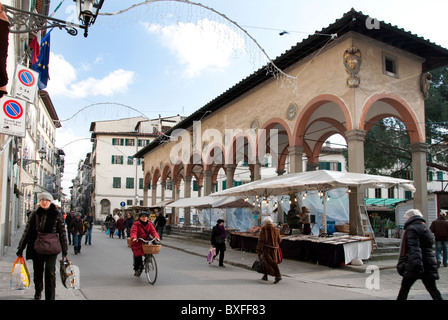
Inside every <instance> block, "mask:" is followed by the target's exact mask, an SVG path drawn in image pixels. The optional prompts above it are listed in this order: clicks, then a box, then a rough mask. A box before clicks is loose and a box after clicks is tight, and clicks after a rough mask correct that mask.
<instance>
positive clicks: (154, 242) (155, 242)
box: [137, 238, 160, 244]
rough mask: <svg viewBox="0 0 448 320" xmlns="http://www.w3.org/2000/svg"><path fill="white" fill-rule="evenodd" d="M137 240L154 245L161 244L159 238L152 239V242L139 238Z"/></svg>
mask: <svg viewBox="0 0 448 320" xmlns="http://www.w3.org/2000/svg"><path fill="white" fill-rule="evenodd" d="M137 240H140V241H142V242H144V243H153V244H159V243H160V242H159V241H158V240H157V238H152V239H150V240H145V239H143V238H138V239H137Z"/></svg>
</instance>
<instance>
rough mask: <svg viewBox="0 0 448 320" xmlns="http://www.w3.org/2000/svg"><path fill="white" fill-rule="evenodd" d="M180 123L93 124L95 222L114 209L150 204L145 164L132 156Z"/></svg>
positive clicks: (137, 119)
mask: <svg viewBox="0 0 448 320" xmlns="http://www.w3.org/2000/svg"><path fill="white" fill-rule="evenodd" d="M181 120H182V117H181V116H179V115H177V116H173V117H167V118H162V117H159V118H157V119H152V120H151V119H147V118H144V117H135V118H128V119H120V120H111V121H97V122H92V124H91V127H90V131H91V133H92V143H93V148H92V155H91V181H90V182H89V183H87V185H89V184H90V187H89V188H90V189H91V210H92V213H94V216H95V219H102V220H104V218H105V217H106V216H107V214H109V213H111V214H112V213H113V211H114V209H124V208H129V207H132V206H143V205H144V204H145V203H147V201H145V198H144V194H143V189H144V187H145V186H144V178H143V170H142V165H143V164H142V161H141V159H134V157H133V155H134V154H135V153H137V152H138V151H139V150H141V149H142V148H144V147H145V146H147V145H148V144H150V143H151V142H152V141H153V140H155V139H156V138H157V137H159V136H160V135H163V134H164V132H166V131H168V130H170V129H171V128H172V127H173V126H175V125H176V124H177V123H179V122H180V121H181ZM85 186H86V185H84V187H85ZM74 188H76V186H74ZM146 188H151V186H150V185H146ZM75 201H76V200H75Z"/></svg>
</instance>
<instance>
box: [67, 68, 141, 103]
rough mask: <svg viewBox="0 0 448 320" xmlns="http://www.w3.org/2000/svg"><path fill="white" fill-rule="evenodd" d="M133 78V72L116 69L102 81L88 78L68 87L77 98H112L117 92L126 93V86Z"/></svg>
mask: <svg viewBox="0 0 448 320" xmlns="http://www.w3.org/2000/svg"><path fill="white" fill-rule="evenodd" d="M133 78H134V72H133V71H126V70H123V69H118V70H115V71H113V72H111V73H110V74H109V75H108V76H106V77H104V78H103V79H95V78H88V79H86V80H83V81H80V82H78V83H74V84H72V85H70V90H71V92H72V93H73V94H75V95H76V96H79V97H86V96H88V95H93V96H113V95H114V94H115V93H117V92H118V93H123V92H126V90H127V89H128V86H129V85H130V84H132V81H133Z"/></svg>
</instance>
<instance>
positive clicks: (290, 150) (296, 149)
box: [288, 146, 305, 154]
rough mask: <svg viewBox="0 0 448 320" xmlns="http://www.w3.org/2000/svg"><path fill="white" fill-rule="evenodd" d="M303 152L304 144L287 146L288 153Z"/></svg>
mask: <svg viewBox="0 0 448 320" xmlns="http://www.w3.org/2000/svg"><path fill="white" fill-rule="evenodd" d="M303 152H305V147H304V146H292V147H288V153H289V154H297V153H303Z"/></svg>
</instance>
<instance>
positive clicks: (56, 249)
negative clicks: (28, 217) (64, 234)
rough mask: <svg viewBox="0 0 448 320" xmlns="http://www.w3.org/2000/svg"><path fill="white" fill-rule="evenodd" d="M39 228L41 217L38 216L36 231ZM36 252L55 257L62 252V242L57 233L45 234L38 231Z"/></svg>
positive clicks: (35, 245) (35, 244)
mask: <svg viewBox="0 0 448 320" xmlns="http://www.w3.org/2000/svg"><path fill="white" fill-rule="evenodd" d="M38 227H39V216H38V215H37V214H36V229H37V228H38ZM34 251H36V253H38V254H46V255H55V254H60V253H61V252H62V246H61V241H59V235H58V234H57V233H43V232H39V231H37V238H36V241H35V242H34Z"/></svg>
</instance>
